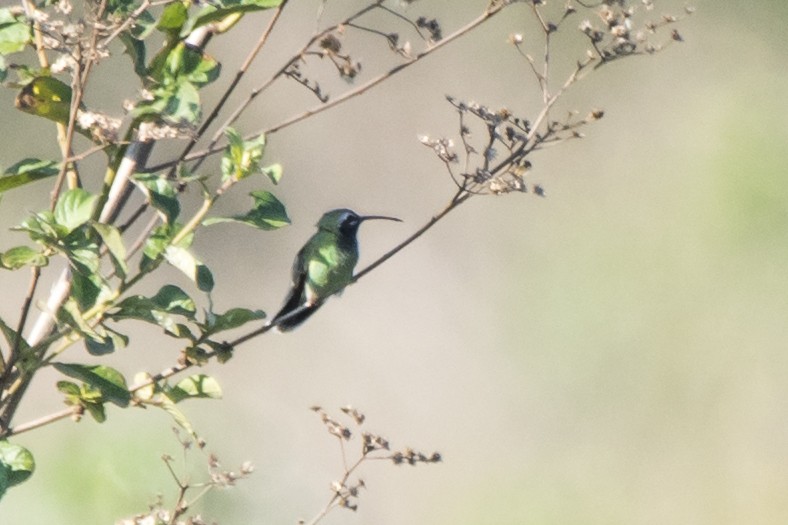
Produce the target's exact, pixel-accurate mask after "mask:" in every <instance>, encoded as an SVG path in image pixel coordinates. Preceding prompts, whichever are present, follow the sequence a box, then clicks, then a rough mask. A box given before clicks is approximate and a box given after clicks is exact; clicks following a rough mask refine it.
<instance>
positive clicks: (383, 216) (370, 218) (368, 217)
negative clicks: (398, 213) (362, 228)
mask: <svg viewBox="0 0 788 525" xmlns="http://www.w3.org/2000/svg"><path fill="white" fill-rule="evenodd" d="M375 219H382V220H386V221H397V222H402V219H398V218H396V217H386V216H385V215H365V216H363V217H359V220H361V221H370V220H375Z"/></svg>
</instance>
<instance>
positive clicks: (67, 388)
mask: <svg viewBox="0 0 788 525" xmlns="http://www.w3.org/2000/svg"><path fill="white" fill-rule="evenodd" d="M57 389H58V390H59V391H60V392H62V393H64V394H65V395H66V397H69V398H71V400H77V399H79V394H80V390H79V385H78V384H76V383H72V382H71V381H58V382H57Z"/></svg>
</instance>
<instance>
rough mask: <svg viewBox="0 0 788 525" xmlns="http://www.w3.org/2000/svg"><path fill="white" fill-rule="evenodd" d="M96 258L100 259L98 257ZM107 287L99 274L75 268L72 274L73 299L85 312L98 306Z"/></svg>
mask: <svg viewBox="0 0 788 525" xmlns="http://www.w3.org/2000/svg"><path fill="white" fill-rule="evenodd" d="M96 258H97V259H98V257H96ZM105 287H106V285H105V283H104V281H103V279H102V278H101V276H100V275H99V274H97V273H91V272H85V271H82V270H80V269H78V268H74V271H73V272H72V274H71V297H72V298H74V300H76V302H77V304H78V305H79V308H80V309H82V310H83V311H84V310H88V309H90V308H92V307H93V305H95V304H96V301H97V300H98V298H99V296H100V295H101V292H102V290H104V289H105Z"/></svg>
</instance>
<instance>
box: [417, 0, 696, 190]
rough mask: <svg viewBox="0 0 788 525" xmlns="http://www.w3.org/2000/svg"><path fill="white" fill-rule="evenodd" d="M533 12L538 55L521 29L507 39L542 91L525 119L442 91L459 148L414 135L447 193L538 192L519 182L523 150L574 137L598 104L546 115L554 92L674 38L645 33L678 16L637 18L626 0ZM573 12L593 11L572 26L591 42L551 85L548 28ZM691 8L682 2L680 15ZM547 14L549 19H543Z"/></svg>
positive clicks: (544, 6) (526, 154)
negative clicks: (451, 186)
mask: <svg viewBox="0 0 788 525" xmlns="http://www.w3.org/2000/svg"><path fill="white" fill-rule="evenodd" d="M526 3H528V4H530V5H531V9H532V11H533V13H534V16H535V17H536V18H537V20H538V22H539V24H540V25H541V27H542V31H543V34H544V52H543V54H542V56H543V58H541V59H535V58H534V57H533V56H532V55H531V54H530V53H527V52H526V51H525V50H524V49H523V46H524V45H525V38H524V37H523V35H522V34H521V33H513V34H510V35H509V37H508V42H509V43H510V44H512V45H513V46H515V48H516V49H517V51H518V52H519V53H520V54H521V55H522V56H523V58H525V59H526V61H527V62H528V65H529V68H530V70H531V72H532V73H533V74H534V77H535V79H536V81H537V84H538V86H539V88H540V90H541V91H542V98H543V103H544V104H543V106H542V107H541V108H540V111H539V113H538V114H537V115H536V116H534V117H533V118H531V119H528V118H525V117H515V116H514V115H513V114H512V112H511V111H510V110H508V109H506V108H501V109H499V110H491V109H490V108H489V107H487V106H484V105H481V104H478V103H475V102H464V101H461V100H457V99H455V98H454V97H451V96H447V100H448V101H449V103H450V104H451V105H452V106H453V107H454V108H455V109H456V110H457V112H458V114H459V117H460V121H459V130H458V135H459V142H460V143H461V145H462V150H461V151H460V152H457V151H455V141H454V140H453V139H451V138H448V137H438V138H433V137H430V136H426V135H425V136H422V137H420V141H421V143H422V144H424V145H425V146H427V147H428V148H430V149H432V151H433V152H434V153H435V155H436V156H437V157H438V159H439V160H440V161H441V162H442V163H443V164H444V165H445V166H446V169H447V171H448V172H449V175H450V176H451V178H452V180H453V181H454V183H455V184H456V185H457V188H458V196H457V197H455V200H456V199H458V198H461V197H464V196H466V195H478V194H492V195H501V194H507V193H533V194H535V195H538V196H544V195H545V192H544V189H543V187H542V186H541V185H540V184H536V183H530V182H526V177H527V175H528V174H529V172H530V171H531V168H532V164H531V161H530V160H528V159H529V158H530V155H531V153H533V152H534V151H537V150H540V149H543V148H545V147H547V146H551V145H555V144H558V143H561V142H565V141H567V140H571V139H578V138H582V137H583V136H584V135H583V133H582V132H581V128H582V127H583V126H585V125H587V124H590V123H592V122H594V121H597V120H599V119H601V118H602V117H603V116H604V111H602V110H599V109H594V110H592V111H590V112H589V113H588V114H587V115H586V116H585V117H582V118H580V117H578V115H579V114H580V112H578V111H569V112H567V113H566V115H565V116H564V117H563V118H560V119H556V118H554V117H552V116H551V114H552V112H553V106H554V104H555V103H556V101H558V100H559V98H561V96H562V95H563V94H564V93H565V92H566V90H567V89H569V88H570V87H571V86H572V85H574V84H575V83H576V82H577V81H578V80H580V79H582V78H583V77H584V76H585V75H587V74H588V73H590V72H591V71H594V70H596V69H598V68H599V67H600V66H602V65H605V64H607V63H609V62H611V61H613V60H615V59H619V58H623V57H626V56H632V55H638V54H646V53H648V54H651V53H655V52H657V51H660V50H662V49H664V48H665V46H667V45H668V44H669V43H671V42H679V41H681V40H682V39H681V36H680V35H679V34H678V32H677V31H676V30H673V31H672V33H671V35H670V38H669V39H668V40H667V41H665V42H662V43H654V42H653V41H651V40H650V37H651V36H652V35H655V34H657V33H658V31H659V29H660V28H663V27H665V26H668V25H672V24H674V23H675V22H678V21H679V20H680V17H677V16H673V15H662V17H661V18H660V19H659V20H657V21H653V20H643V19H641V18H640V17H639V16H638V15H639V13H640V12H641V11H642V10H640V9H638V8H637V6H635V5H631V2H630V1H629V0H607V1H604V2H600V3H597V4H594V5H586V4H585V3H582V2H579V3H580V6H581V7H575V5H574V4H573V3H572V1H571V0H570V1H568V2H566V3H565V4H564V5H563V7H562V8H560V9H558V6H557V3H551V2H547V0H531V1H529V2H526ZM641 3H642V7H643V8H644V9H645V11H646V12H648V11H651V10H652V9H653V3H652V2H651V1H650V0H642V2H641ZM581 12H593V13H595V15H596V17H597V18H598V19H599V21H600V22H601V24H600V22H597V23H593V22H591V20H590V19H585V20H583V21H582V22H581V23H580V24H579V30H580V32H581V33H583V34H584V35H585V36H586V37H588V39H589V42H590V44H591V48H589V49H588V51H587V53H586V55H585V56H584V57H581V58H580V59H579V60H578V61H577V66H576V68H575V70H574V71H573V72H572V73H571V74H570V75H569V76H568V77H567V78H566V79H565V80H564V81H563V83H561V84H559V87H557V88H555V87H554V86H552V85H551V84H552V82H553V81H552V79H551V77H550V73H551V67H550V65H551V64H550V57H551V53H550V50H551V46H552V45H553V43H554V39H555V35H554V34H555V33H557V32H558V31H559V29H561V28H562V24H563V23H564V22H566V21H567V20H569V19H571V17H572V16H574V15H577V14H578V13H581ZM692 12H693V9H692V8H686V9H685V15H689V14H691V13H692ZM551 17H552V18H553V20H551Z"/></svg>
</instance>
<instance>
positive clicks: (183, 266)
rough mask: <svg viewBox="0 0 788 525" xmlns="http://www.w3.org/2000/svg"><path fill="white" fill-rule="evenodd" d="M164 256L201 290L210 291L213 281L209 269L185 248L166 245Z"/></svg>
mask: <svg viewBox="0 0 788 525" xmlns="http://www.w3.org/2000/svg"><path fill="white" fill-rule="evenodd" d="M164 258H165V259H167V262H168V263H170V264H171V265H173V266H174V267H175V268H177V269H178V270H180V271H181V272H183V273H184V274H185V275H186V277H188V278H189V279H191V280H192V282H194V283H195V284H196V285H197V288H199V289H200V290H201V291H203V292H210V291H211V290H213V285H214V282H213V275H212V274H211V271H210V270H209V269H208V267H207V266H205V265H204V264H203V263H201V262H200V261H198V260H197V259H196V258H195V257H194V255H192V254H191V252H189V251H188V250H187V249H185V248H182V247H180V246H168V247H167V249H166V250H164Z"/></svg>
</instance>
